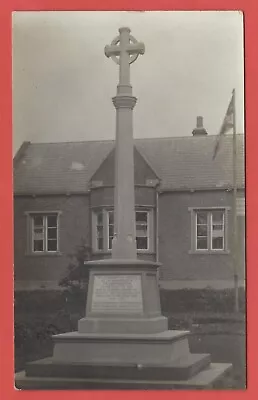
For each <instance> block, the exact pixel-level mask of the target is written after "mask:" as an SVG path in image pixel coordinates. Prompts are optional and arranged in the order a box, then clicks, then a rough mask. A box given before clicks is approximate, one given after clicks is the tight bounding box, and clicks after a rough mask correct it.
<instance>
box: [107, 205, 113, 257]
mask: <svg viewBox="0 0 258 400" xmlns="http://www.w3.org/2000/svg"><path fill="white" fill-rule="evenodd" d="M113 238H114V211H108V249H109V250H111V249H112V240H113Z"/></svg>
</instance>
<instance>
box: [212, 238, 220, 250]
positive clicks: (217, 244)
mask: <svg viewBox="0 0 258 400" xmlns="http://www.w3.org/2000/svg"><path fill="white" fill-rule="evenodd" d="M212 248H213V249H214V250H223V237H216V238H213V239H212Z"/></svg>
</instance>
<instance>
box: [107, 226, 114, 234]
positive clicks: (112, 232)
mask: <svg viewBox="0 0 258 400" xmlns="http://www.w3.org/2000/svg"><path fill="white" fill-rule="evenodd" d="M108 232H109V236H114V225H109V228H108Z"/></svg>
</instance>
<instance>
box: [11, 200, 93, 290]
mask: <svg viewBox="0 0 258 400" xmlns="http://www.w3.org/2000/svg"><path fill="white" fill-rule="evenodd" d="M30 211H44V212H50V211H60V212H61V214H60V221H59V228H60V229H59V243H60V249H59V250H60V255H57V254H56V255H55V254H42V255H35V254H30V253H29V252H28V226H27V221H28V216H27V215H26V213H27V212H30ZM89 229H90V221H89V197H88V196H87V195H76V196H75V195H73V196H36V197H32V196H17V197H15V199H14V265H15V286H16V288H18V289H22V288H24V289H25V288H31V289H35V288H39V287H48V288H56V287H58V282H59V280H60V278H61V277H62V276H63V275H64V274H65V272H66V269H67V266H68V263H69V258H68V255H69V254H71V253H73V252H74V251H75V248H76V246H77V245H79V244H80V243H81V241H82V240H84V241H86V242H87V243H88V240H89V237H90V235H89V232H90V231H89Z"/></svg>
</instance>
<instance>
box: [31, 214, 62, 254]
mask: <svg viewBox="0 0 258 400" xmlns="http://www.w3.org/2000/svg"><path fill="white" fill-rule="evenodd" d="M30 220H31V240H32V244H31V251H32V253H53V252H57V251H58V215H57V214H48V215H42V214H34V215H33V214H30Z"/></svg>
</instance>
